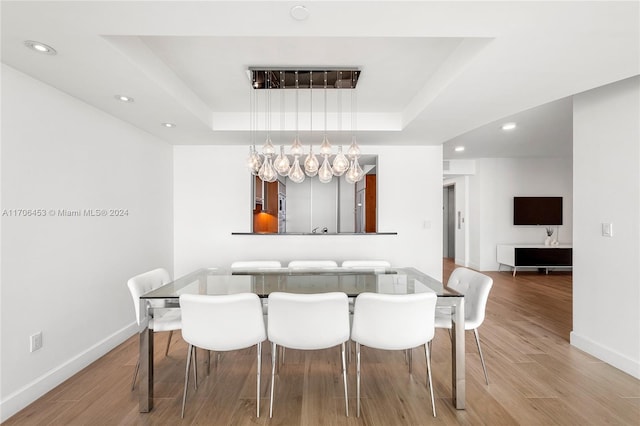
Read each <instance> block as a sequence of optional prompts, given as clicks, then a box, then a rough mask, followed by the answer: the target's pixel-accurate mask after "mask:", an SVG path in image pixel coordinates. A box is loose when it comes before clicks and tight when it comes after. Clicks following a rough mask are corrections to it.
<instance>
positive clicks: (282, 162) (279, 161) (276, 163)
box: [273, 145, 290, 176]
mask: <svg viewBox="0 0 640 426" xmlns="http://www.w3.org/2000/svg"><path fill="white" fill-rule="evenodd" d="M273 167H274V168H275V169H276V171H277V172H278V174H279V175H280V176H287V174H288V173H289V168H290V163H289V157H287V156H286V154H285V153H284V146H283V145H280V153H279V154H278V156H277V157H276V158H275V160H273Z"/></svg>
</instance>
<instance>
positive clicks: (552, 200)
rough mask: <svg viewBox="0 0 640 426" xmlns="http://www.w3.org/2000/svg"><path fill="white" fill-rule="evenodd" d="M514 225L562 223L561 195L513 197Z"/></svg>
mask: <svg viewBox="0 0 640 426" xmlns="http://www.w3.org/2000/svg"><path fill="white" fill-rule="evenodd" d="M513 224H514V225H562V197H513Z"/></svg>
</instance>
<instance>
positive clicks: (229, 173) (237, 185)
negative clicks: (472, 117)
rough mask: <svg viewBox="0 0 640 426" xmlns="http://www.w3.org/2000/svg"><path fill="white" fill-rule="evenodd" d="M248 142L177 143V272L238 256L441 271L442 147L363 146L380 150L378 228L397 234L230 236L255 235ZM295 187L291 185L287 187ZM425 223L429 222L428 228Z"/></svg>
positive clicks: (374, 151)
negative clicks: (384, 262)
mask: <svg viewBox="0 0 640 426" xmlns="http://www.w3.org/2000/svg"><path fill="white" fill-rule="evenodd" d="M246 151H247V150H246V147H233V146H176V147H174V182H175V183H174V201H175V202H174V206H175V207H174V218H175V222H174V232H175V234H174V244H175V271H176V275H180V274H185V273H188V272H190V271H192V270H194V269H196V268H201V267H211V266H216V265H220V266H229V264H230V263H231V262H232V261H234V260H238V259H278V260H281V261H283V262H285V263H286V262H288V261H289V260H292V259H295V258H318V259H322V258H326V259H335V260H338V261H341V260H344V259H347V258H354V259H364V258H376V259H388V260H389V261H391V262H392V264H395V265H399V266H404V265H409V266H415V267H418V268H419V269H421V270H422V271H424V272H425V273H428V274H430V275H432V276H433V277H436V278H441V276H442V227H441V225H440V224H441V223H442V147H441V146H437V147H433V146H426V147H417V146H410V147H409V146H407V147H404V146H403V147H402V149H398V148H397V147H389V146H375V147H373V146H363V147H362V151H363V152H366V153H370V154H378V155H379V157H378V231H379V232H398V235H355V236H353V235H352V236H347V235H320V236H317V235H316V236H293V235H289V236H287V235H278V236H268V235H256V236H253V235H251V236H242V235H231V233H232V232H249V230H250V220H251V204H250V198H251V197H250V195H249V193H250V183H251V179H250V177H249V175H248V172H247V170H246V168H245V167H244V159H245V156H246ZM288 191H289V188H287V192H288ZM425 225H426V227H425Z"/></svg>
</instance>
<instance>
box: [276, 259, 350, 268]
mask: <svg viewBox="0 0 640 426" xmlns="http://www.w3.org/2000/svg"><path fill="white" fill-rule="evenodd" d="M287 266H288V267H289V268H291V269H294V268H337V267H338V262H336V261H335V260H292V261H291V262H289V265H287Z"/></svg>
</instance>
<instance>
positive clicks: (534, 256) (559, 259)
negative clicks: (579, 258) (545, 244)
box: [515, 247, 572, 266]
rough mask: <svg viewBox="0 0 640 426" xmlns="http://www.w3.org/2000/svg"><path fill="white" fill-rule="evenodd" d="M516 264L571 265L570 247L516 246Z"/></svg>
mask: <svg viewBox="0 0 640 426" xmlns="http://www.w3.org/2000/svg"><path fill="white" fill-rule="evenodd" d="M515 254H516V259H515V263H516V266H571V265H572V249H570V248H544V249H539V248H524V247H523V248H516V253H515Z"/></svg>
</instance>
